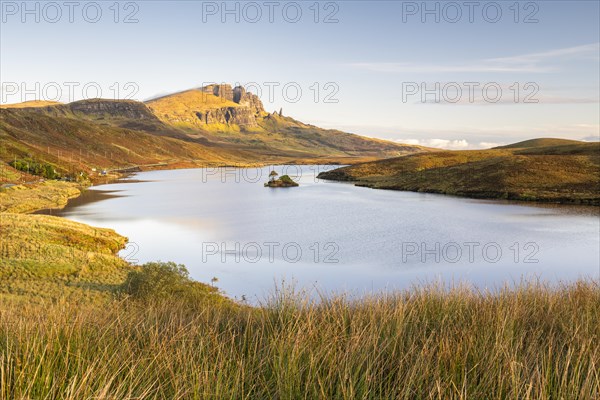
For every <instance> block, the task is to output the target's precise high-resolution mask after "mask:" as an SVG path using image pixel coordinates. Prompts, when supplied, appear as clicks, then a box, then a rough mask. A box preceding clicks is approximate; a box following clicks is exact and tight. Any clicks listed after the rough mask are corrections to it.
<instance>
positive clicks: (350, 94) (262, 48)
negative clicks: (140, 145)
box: [0, 1, 600, 149]
mask: <svg viewBox="0 0 600 400" xmlns="http://www.w3.org/2000/svg"><path fill="white" fill-rule="evenodd" d="M1 3H2V25H1V31H0V46H1V47H0V52H1V53H0V54H1V57H0V74H1V77H0V78H1V81H2V84H3V93H2V99H1V100H2V102H3V103H13V102H19V101H21V100H32V99H33V98H42V99H49V98H55V97H56V95H57V94H60V95H61V96H60V100H62V101H68V100H77V99H80V98H82V97H95V96H94V94H95V90H96V89H95V88H98V87H99V88H100V89H101V91H102V92H101V93H102V96H103V97H108V98H114V97H126V96H128V95H130V94H133V98H135V99H138V100H145V99H148V98H151V97H154V96H157V95H160V94H166V93H169V92H175V91H179V90H184V89H188V88H192V87H197V86H200V85H202V84H203V83H208V82H228V83H232V84H236V83H239V84H243V85H248V87H249V89H250V90H251V91H254V92H258V94H260V95H261V98H262V100H263V102H264V103H265V106H266V107H267V108H268V109H269V110H275V109H277V110H279V109H280V108H283V110H284V114H286V115H289V116H293V117H295V118H297V119H299V120H301V121H303V122H307V123H312V124H315V125H319V126H322V127H327V128H339V129H343V130H346V131H350V132H355V133H360V134H363V135H367V136H373V137H380V138H384V139H390V140H398V141H401V142H408V143H419V144H425V145H432V146H440V147H446V148H457V149H462V148H479V147H489V146H491V145H494V144H502V143H510V142H515V141H518V140H523V139H528V138H531V137H540V136H547V137H566V138H573V139H584V138H587V139H588V140H593V139H594V138H597V137H598V135H599V129H600V128H599V124H600V121H599V120H600V113H599V110H598V109H599V106H598V97H599V91H600V89H599V88H600V82H599V79H600V78H599V75H600V71H599V68H600V67H599V53H600V50H599V47H598V46H599V45H598V42H599V41H600V38H599V35H600V28H599V18H600V17H599V15H600V9H599V2H598V1H568V2H567V1H565V2H562V1H538V2H528V1H522V2H515V1H497V2H487V1H483V2H477V1H475V2H471V3H470V4H472V6H471V7H472V8H469V7H467V6H466V5H465V4H466V2H464V1H458V2H446V1H441V2H437V1H427V2H422V1H419V2H402V1H369V2H367V1H339V2H326V1H324V2H319V3H317V2H315V1H305V2H285V1H284V2H278V1H273V2H265V1H257V2H228V3H227V4H225V3H223V2H201V1H169V2H167V1H138V2H120V3H118V7H115V6H114V3H115V2H114V1H104V2H103V1H99V2H95V3H94V2H86V1H83V2H76V6H73V7H74V8H73V9H72V10H71V11H72V21H70V20H69V19H70V15H69V11H70V10H69V8H67V7H66V6H64V5H63V2H62V1H59V2H55V3H53V4H50V3H52V2H28V3H26V6H25V7H26V9H27V10H29V11H30V12H29V13H27V12H25V11H26V10H25V9H24V8H23V5H22V2H20V1H19V2H12V1H2V2H1ZM315 3H316V4H315ZM425 7H426V8H427V10H429V11H432V12H431V13H429V14H426V13H424V11H426V10H424V8H425ZM436 7H437V9H436ZM84 9H85V12H84ZM98 9H99V10H101V15H98V14H97V13H96V11H97V10H98ZM117 9H118V11H119V13H118V15H116V14H115V10H117ZM484 9H485V12H484ZM57 10H58V11H57ZM227 10H230V11H232V12H230V13H225V11H227ZM257 10H260V13H261V15H260V17H259V16H258V14H257ZM284 10H285V12H284ZM298 10H300V11H301V15H299V14H298V13H297V12H298ZM316 10H318V14H317V13H316ZM436 10H437V11H436ZM270 11H271V12H272V14H271V15H269V14H270ZM498 11H500V13H501V14H498ZM58 12H60V15H59V14H58ZM457 12H460V13H461V16H459V15H458V14H457ZM470 12H472V14H470ZM128 15H129V16H130V17H129V22H130V23H125V19H126V17H127V16H128ZM36 17H38V18H39V22H38V21H36V20H35V19H36ZM436 17H438V18H439V20H438V21H436ZM115 18H116V20H117V22H115ZM270 18H271V19H272V20H270ZM236 19H237V21H236ZM423 19H424V20H423ZM94 20H97V22H92V21H94ZM52 21H56V22H52ZM294 21H297V22H294ZM452 21H455V22H452ZM494 21H495V22H494ZM127 83H130V84H129V86H127V85H126V84H127ZM15 85H16V86H15ZM69 85H70V86H71V87H73V88H74V89H73V90H72V92H70V91H69ZM85 85H87V86H86V87H87V88H88V91H87V93H86V92H84V91H83V86H85ZM469 85H470V86H469ZM483 87H485V88H486V91H485V92H484V91H483ZM117 88H118V89H119V90H118V91H117V90H116V89H117ZM284 88H286V90H284ZM298 88H299V89H300V90H301V95H300V94H299V92H298ZM470 88H472V89H470ZM498 88H500V90H501V91H502V92H501V94H500V92H498V91H497V90H498ZM23 89H27V90H28V91H29V93H26V91H24V90H23ZM423 89H425V90H429V92H428V93H429V94H427V95H426V96H425V97H423V96H422V95H423ZM415 90H416V92H415ZM517 90H518V92H517ZM269 92H271V96H270V95H269ZM459 94H461V96H460V97H457V96H458V95H459ZM469 94H472V95H473V96H472V98H469ZM484 94H487V96H484ZM436 97H437V99H436ZM457 99H458V100H457ZM436 100H437V101H436ZM496 100H497V102H492V101H496ZM531 101H535V102H531Z"/></svg>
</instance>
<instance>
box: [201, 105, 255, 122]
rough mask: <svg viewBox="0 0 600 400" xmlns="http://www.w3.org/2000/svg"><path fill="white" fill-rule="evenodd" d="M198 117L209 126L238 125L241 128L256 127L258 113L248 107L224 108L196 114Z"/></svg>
mask: <svg viewBox="0 0 600 400" xmlns="http://www.w3.org/2000/svg"><path fill="white" fill-rule="evenodd" d="M196 117H198V119H199V120H200V122H201V123H203V124H206V125H209V124H227V125H231V124H236V125H240V126H242V127H243V126H256V125H258V122H257V117H258V115H257V113H256V112H254V111H253V110H252V109H251V108H248V107H222V108H215V109H212V110H207V111H205V112H201V111H198V112H196Z"/></svg>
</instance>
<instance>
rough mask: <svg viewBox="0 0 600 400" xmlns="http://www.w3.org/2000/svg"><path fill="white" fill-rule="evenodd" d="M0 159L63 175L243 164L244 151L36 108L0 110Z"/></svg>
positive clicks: (244, 158)
mask: <svg viewBox="0 0 600 400" xmlns="http://www.w3.org/2000/svg"><path fill="white" fill-rule="evenodd" d="M0 112H1V116H2V118H1V119H0V142H1V144H2V146H1V148H0V160H2V161H4V162H10V161H12V160H14V159H21V158H32V159H35V160H36V161H40V162H46V163H50V164H52V165H53V166H54V167H55V168H56V169H57V170H58V171H60V172H62V173H71V174H78V173H79V172H85V173H86V174H91V169H92V168H97V169H98V170H99V169H112V168H122V167H127V166H132V165H148V164H151V165H152V164H160V163H163V164H175V165H177V163H180V164H181V163H183V164H184V165H188V166H194V165H196V163H200V164H210V163H213V164H223V163H233V162H239V163H243V162H245V161H246V159H248V158H250V157H249V156H247V155H246V154H245V153H244V152H241V153H238V154H236V153H234V152H232V151H229V150H227V149H215V148H212V147H210V146H206V145H202V144H200V143H195V142H192V141H185V140H181V139H177V138H173V137H167V136H158V135H154V134H151V133H148V132H145V131H141V130H135V129H125V128H120V127H118V126H115V125H112V124H107V123H105V124H101V123H97V122H93V121H89V120H86V119H77V118H72V117H69V116H63V117H59V116H49V115H45V114H41V113H39V112H35V111H28V109H24V110H10V109H3V110H1V111H0Z"/></svg>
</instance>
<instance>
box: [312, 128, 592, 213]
mask: <svg viewBox="0 0 600 400" xmlns="http://www.w3.org/2000/svg"><path fill="white" fill-rule="evenodd" d="M528 142H529V146H530V147H529V148H523V143H528ZM531 142H533V146H532V143H531ZM523 143H521V144H518V145H511V146H505V147H503V148H497V149H490V150H463V151H438V152H431V153H421V154H414V155H407V156H404V157H397V158H392V159H387V160H380V161H374V162H367V163H360V164H356V165H352V166H349V167H345V168H339V169H336V170H333V171H328V172H324V173H321V174H320V175H319V178H322V179H331V180H340V181H352V182H356V184H357V185H359V186H366V187H371V188H379V189H395V190H407V191H416V192H430V193H443V194H451V195H458V196H466V197H474V198H495V199H512V200H534V201H548V202H559V203H577V204H592V205H600V174H599V171H600V143H586V142H577V141H570V140H565V141H564V142H561V143H564V144H563V145H556V143H558V142H556V141H554V139H551V141H547V139H541V140H540V141H538V142H537V143H538V146H536V145H535V143H536V142H535V141H527V142H523ZM540 143H547V144H549V146H539V144H540Z"/></svg>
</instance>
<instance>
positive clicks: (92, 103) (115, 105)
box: [66, 99, 157, 120]
mask: <svg viewBox="0 0 600 400" xmlns="http://www.w3.org/2000/svg"><path fill="white" fill-rule="evenodd" d="M66 106H67V107H69V108H70V110H71V111H72V112H74V113H81V114H86V115H92V116H100V117H112V118H127V119H148V120H155V119H157V118H156V116H155V115H154V114H153V113H152V111H150V109H148V107H147V106H146V105H145V104H144V103H140V102H138V101H133V100H105V99H92V100H82V101H76V102H73V103H70V104H67V105H66Z"/></svg>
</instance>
